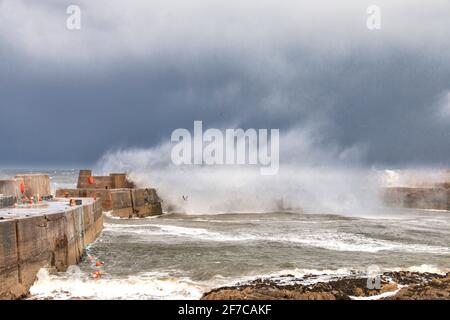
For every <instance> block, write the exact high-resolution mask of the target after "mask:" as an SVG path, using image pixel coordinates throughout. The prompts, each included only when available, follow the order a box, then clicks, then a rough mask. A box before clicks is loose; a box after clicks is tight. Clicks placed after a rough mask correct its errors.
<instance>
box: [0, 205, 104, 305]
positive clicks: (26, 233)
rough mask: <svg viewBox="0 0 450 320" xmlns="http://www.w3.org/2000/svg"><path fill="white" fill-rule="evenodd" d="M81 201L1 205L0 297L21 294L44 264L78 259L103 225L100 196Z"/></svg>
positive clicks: (71, 262) (57, 264)
mask: <svg viewBox="0 0 450 320" xmlns="http://www.w3.org/2000/svg"><path fill="white" fill-rule="evenodd" d="M82 202H83V204H82V205H80V206H73V207H70V206H69V205H68V200H67V199H56V200H54V201H50V202H48V203H46V204H45V205H42V206H37V207H31V208H3V209H0V299H18V298H20V297H23V296H25V295H26V294H27V293H28V290H29V288H30V287H31V286H32V285H33V283H34V281H35V279H36V274H37V272H38V271H39V269H41V268H43V267H49V268H54V269H55V270H58V271H64V270H66V268H67V267H68V266H70V265H74V264H77V263H78V262H79V261H80V259H81V257H82V254H83V252H84V249H85V248H86V246H87V245H88V244H90V243H92V242H93V241H94V240H95V239H96V238H97V237H98V236H99V235H100V233H101V231H102V229H103V215H102V214H103V212H102V204H101V202H100V200H94V199H89V198H83V199H82Z"/></svg>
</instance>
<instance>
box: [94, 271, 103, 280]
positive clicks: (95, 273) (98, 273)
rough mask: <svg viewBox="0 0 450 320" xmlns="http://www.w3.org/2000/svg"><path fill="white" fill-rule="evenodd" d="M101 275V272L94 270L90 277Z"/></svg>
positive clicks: (96, 277) (95, 277)
mask: <svg viewBox="0 0 450 320" xmlns="http://www.w3.org/2000/svg"><path fill="white" fill-rule="evenodd" d="M101 275H102V274H101V272H100V271H94V272H92V278H94V279H98V278H100V277H101Z"/></svg>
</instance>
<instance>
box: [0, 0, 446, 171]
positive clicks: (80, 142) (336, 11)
mask: <svg viewBox="0 0 450 320" xmlns="http://www.w3.org/2000/svg"><path fill="white" fill-rule="evenodd" d="M79 2H80V6H81V8H82V14H83V16H82V17H83V20H82V23H83V24H82V29H81V30H80V31H75V32H70V31H67V30H66V29H65V19H66V15H65V7H66V5H67V4H65V3H60V2H55V1H48V2H45V5H42V4H36V3H34V2H31V1H20V2H19V1H15V2H13V1H3V2H0V15H1V17H0V18H2V19H1V21H2V22H1V23H0V30H1V34H0V58H1V60H0V70H1V73H0V85H1V86H0V90H1V102H0V108H1V117H0V136H1V137H2V140H3V141H4V143H3V144H2V152H1V158H0V163H1V164H3V165H14V164H61V163H68V164H74V163H83V164H84V163H86V164H90V163H93V162H95V161H96V160H97V159H98V158H99V157H100V156H102V155H103V154H104V153H105V152H106V151H108V150H111V149H114V148H126V147H143V148H145V147H152V146H154V145H156V144H158V143H161V142H167V141H168V140H169V138H170V134H171V132H172V130H173V129H175V128H179V127H187V128H191V127H192V122H193V121H194V120H203V121H204V124H205V125H206V126H210V127H223V126H227V125H239V126H242V127H256V128H267V127H268V128H273V127H275V128H280V129H281V130H282V131H283V130H288V129H289V128H294V127H302V126H311V125H314V124H315V123H321V127H320V135H321V140H320V141H322V143H323V147H324V148H327V147H328V146H329V145H334V146H338V147H339V148H341V149H342V150H345V149H348V148H351V147H352V146H362V147H364V150H366V151H367V153H366V155H365V158H364V160H365V163H366V164H368V165H372V164H387V165H407V164H424V165H428V164H433V165H435V164H440V165H448V164H449V159H450V148H448V145H449V143H448V141H449V138H450V135H449V129H450V125H449V122H450V115H448V113H447V114H446V113H445V112H441V111H442V110H443V109H445V108H446V106H445V101H446V100H445V99H444V100H443V99H442V96H443V95H444V96H445V95H446V92H448V91H449V90H450V59H449V53H448V52H449V51H448V49H449V44H448V43H447V42H448V41H447V38H446V36H448V30H450V28H449V27H450V22H449V21H448V19H447V16H445V15H443V14H442V12H447V13H450V12H449V9H450V8H449V6H450V5H449V4H448V2H445V1H436V3H435V7H436V10H435V11H433V10H430V9H424V10H422V11H423V12H422V11H420V10H418V9H417V10H415V9H414V8H415V7H414V6H419V2H417V3H412V4H411V3H410V4H409V6H408V9H409V11H407V12H408V13H409V16H405V14H404V13H402V14H401V15H400V13H401V12H404V10H403V9H404V8H402V7H401V6H399V5H396V6H393V5H390V4H388V3H386V4H385V6H384V7H383V5H382V4H381V5H380V6H381V8H382V9H383V8H385V10H384V11H382V12H385V14H384V15H383V20H382V21H383V24H382V30H380V31H375V33H374V32H373V31H372V32H370V31H368V30H367V29H365V17H366V15H365V8H366V7H367V5H368V4H366V3H361V2H356V1H353V2H351V1H350V2H348V3H346V4H345V5H344V6H342V7H336V8H328V9H320V6H317V7H313V8H309V7H306V6H303V7H302V6H301V5H299V4H298V3H299V2H298V1H296V2H294V1H292V2H291V1H286V2H285V3H283V4H282V5H279V6H278V7H276V8H277V9H276V10H271V7H270V6H277V3H278V2H277V3H275V2H272V3H270V2H269V1H265V2H263V3H262V4H260V5H259V6H258V7H255V6H252V5H250V4H251V3H253V4H255V2H254V1H249V3H250V4H246V5H243V4H238V3H237V2H236V3H232V2H220V1H217V4H218V7H217V8H215V9H210V8H209V7H208V9H204V8H206V7H207V5H206V3H205V2H203V1H197V2H195V4H194V5H191V6H188V5H186V4H183V3H182V2H176V1H174V3H170V4H167V2H157V1H155V2H154V3H153V2H150V4H142V3H140V2H134V1H131V2H130V3H129V4H128V5H127V6H126V7H125V6H124V5H123V4H121V5H120V4H119V2H108V1H98V2H95V4H92V3H89V2H87V1H79ZM227 3H228V4H227ZM219 4H220V5H219ZM298 6H300V8H298ZM334 6H336V5H334ZM411 8H412V9H411ZM233 9H236V12H235V11H234V10H233ZM321 10H322V11H321ZM61 11H62V13H61ZM305 11H306V12H305ZM250 12H252V13H253V14H252V15H246V13H250ZM313 14H315V15H317V21H316V20H315V19H312V18H311V16H314V15H313ZM249 17H250V18H249ZM418 20H419V21H420V23H417V21H418ZM61 25H62V26H61ZM376 32H378V33H376ZM5 142H6V143H5ZM319 147H320V146H319Z"/></svg>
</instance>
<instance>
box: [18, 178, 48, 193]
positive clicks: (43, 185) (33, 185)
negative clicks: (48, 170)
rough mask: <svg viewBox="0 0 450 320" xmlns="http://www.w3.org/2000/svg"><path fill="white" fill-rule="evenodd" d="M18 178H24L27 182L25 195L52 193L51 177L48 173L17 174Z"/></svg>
mask: <svg viewBox="0 0 450 320" xmlns="http://www.w3.org/2000/svg"><path fill="white" fill-rule="evenodd" d="M15 179H17V180H23V183H24V184H25V195H26V196H27V197H33V196H38V195H39V196H41V197H44V196H45V197H46V196H50V195H51V190H50V178H49V176H48V174H41V173H34V174H18V175H16V176H15Z"/></svg>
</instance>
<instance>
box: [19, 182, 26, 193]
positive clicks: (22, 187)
mask: <svg viewBox="0 0 450 320" xmlns="http://www.w3.org/2000/svg"><path fill="white" fill-rule="evenodd" d="M20 193H21V194H24V193H25V183H23V182H21V183H20Z"/></svg>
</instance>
